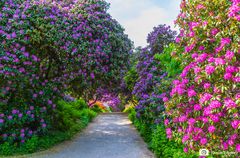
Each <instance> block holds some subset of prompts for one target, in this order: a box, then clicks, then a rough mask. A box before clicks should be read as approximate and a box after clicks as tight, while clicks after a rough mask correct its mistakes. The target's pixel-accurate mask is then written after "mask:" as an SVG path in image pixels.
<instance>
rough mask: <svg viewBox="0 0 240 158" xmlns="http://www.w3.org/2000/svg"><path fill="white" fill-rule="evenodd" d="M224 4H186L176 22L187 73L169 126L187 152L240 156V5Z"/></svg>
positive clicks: (171, 105)
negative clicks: (236, 154) (208, 151)
mask: <svg viewBox="0 0 240 158" xmlns="http://www.w3.org/2000/svg"><path fill="white" fill-rule="evenodd" d="M219 2H221V3H219V4H218V3H214V2H212V1H211V0H205V1H201V0H194V1H185V0H183V1H182V3H181V8H182V11H181V13H180V15H179V16H178V19H177V21H176V23H177V24H178V25H179V27H180V28H181V31H180V35H179V37H178V38H177V41H176V42H177V43H178V44H179V47H180V48H181V49H183V50H184V51H183V52H182V54H181V55H183V56H184V59H185V62H184V63H182V65H183V66H184V67H185V68H184V70H183V72H182V73H181V75H180V76H179V78H178V79H177V80H175V81H174V82H173V88H172V90H171V97H170V98H169V99H165V107H166V109H167V110H166V111H167V112H166V114H167V115H168V118H167V119H166V120H165V125H166V126H167V129H166V133H167V136H168V138H170V139H175V140H178V141H182V143H183V144H184V145H185V150H184V151H186V152H188V151H190V150H191V151H198V150H199V149H201V148H208V149H209V150H213V151H220V150H225V151H234V152H240V148H239V146H240V134H239V130H240V114H239V111H240V104H239V103H240V102H239V101H240V100H239V95H240V93H239V82H240V67H239V58H240V56H239V55H240V54H239V50H240V47H239V40H238V39H239V28H238V26H239V5H240V2H239V0H232V3H229V2H228V1H222V0H220V1H219ZM196 8H198V9H196ZM213 8H218V9H216V10H215V11H212V9H213ZM219 8H221V9H219ZM190 15H191V16H190ZM216 19H217V20H216ZM219 22H221V23H219ZM229 30H231V31H229ZM179 55H180V54H179Z"/></svg>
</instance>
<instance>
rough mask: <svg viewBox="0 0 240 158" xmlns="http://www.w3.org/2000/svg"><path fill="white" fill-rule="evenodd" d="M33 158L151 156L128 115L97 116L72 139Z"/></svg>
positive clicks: (137, 157)
mask: <svg viewBox="0 0 240 158" xmlns="http://www.w3.org/2000/svg"><path fill="white" fill-rule="evenodd" d="M31 157H33V158H153V157H154V156H153V154H152V153H151V152H150V151H149V150H148V149H147V147H146V144H145V143H144V142H143V140H142V139H141V137H140V136H139V134H138V133H137V131H136V130H135V128H134V127H133V126H132V125H131V122H130V121H129V119H128V117H127V115H125V114H122V113H116V114H114V113H109V114H101V115H99V116H98V117H97V118H96V119H95V120H94V122H93V123H91V124H90V125H89V126H88V127H87V128H86V130H84V131H83V133H82V134H79V135H78V136H76V138H74V139H73V140H72V141H69V142H65V143H63V144H61V145H59V146H56V147H54V148H53V149H51V150H50V151H47V152H42V153H40V154H38V156H31Z"/></svg>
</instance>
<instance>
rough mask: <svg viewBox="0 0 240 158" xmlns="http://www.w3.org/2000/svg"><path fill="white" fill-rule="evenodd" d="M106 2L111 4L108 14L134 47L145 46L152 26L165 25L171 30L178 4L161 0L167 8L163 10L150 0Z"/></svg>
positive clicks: (110, 0) (171, 0) (113, 0)
mask: <svg viewBox="0 0 240 158" xmlns="http://www.w3.org/2000/svg"><path fill="white" fill-rule="evenodd" d="M107 1H108V2H110V3H111V7H110V11H109V12H110V14H111V15H112V16H113V18H115V19H117V20H118V21H119V23H120V24H121V25H123V27H124V28H125V30H126V31H125V32H126V33H127V34H128V35H129V37H130V39H131V40H133V41H134V43H135V46H146V38H147V35H148V33H150V32H151V31H152V29H153V27H154V26H157V25H159V24H167V25H170V26H171V27H172V28H173V26H174V20H175V18H176V16H177V14H178V12H179V9H178V6H179V3H180V2H176V1H175V0H163V1H165V5H166V4H167V5H168V6H169V7H168V8H166V6H165V8H164V7H163V6H161V5H160V4H159V6H158V5H156V3H154V2H153V1H152V0H151V1H150V0H124V2H123V0H107ZM166 1H167V2H166ZM170 8H171V9H170Z"/></svg>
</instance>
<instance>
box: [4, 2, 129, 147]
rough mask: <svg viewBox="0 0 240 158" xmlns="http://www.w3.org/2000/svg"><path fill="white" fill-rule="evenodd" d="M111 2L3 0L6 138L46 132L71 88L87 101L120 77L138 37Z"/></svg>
mask: <svg viewBox="0 0 240 158" xmlns="http://www.w3.org/2000/svg"><path fill="white" fill-rule="evenodd" d="M107 9H108V4H107V3H106V2H105V1H92V2H89V3H82V1H80V0H75V1H52V0H51V1H50V0H1V1H0V10H1V12H0V144H2V143H4V142H9V143H11V144H15V145H16V146H17V145H19V144H21V143H24V142H25V141H26V140H28V139H29V138H31V137H32V136H33V135H43V134H46V133H47V132H48V130H50V129H51V128H52V125H53V122H54V121H57V120H54V115H55V111H56V110H57V109H58V106H57V102H58V100H60V99H62V98H64V95H65V94H66V93H68V94H71V95H72V96H75V97H82V98H84V99H85V100H86V101H88V100H90V99H91V97H92V96H94V94H95V93H96V91H97V89H99V88H101V87H109V88H114V86H116V85H118V83H120V82H121V76H122V75H121V74H123V73H124V71H125V70H126V69H127V68H128V58H129V55H130V52H131V49H132V42H131V41H130V40H129V39H128V37H127V35H125V34H124V33H123V31H124V30H123V28H122V27H121V26H120V24H119V23H118V22H117V21H115V20H114V19H112V18H111V16H110V15H109V14H108V13H107V12H106V11H107ZM106 85H107V86H106Z"/></svg>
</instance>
